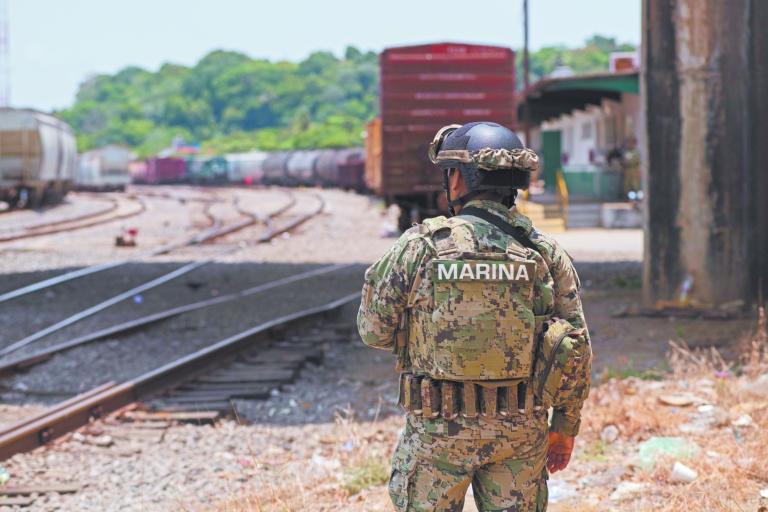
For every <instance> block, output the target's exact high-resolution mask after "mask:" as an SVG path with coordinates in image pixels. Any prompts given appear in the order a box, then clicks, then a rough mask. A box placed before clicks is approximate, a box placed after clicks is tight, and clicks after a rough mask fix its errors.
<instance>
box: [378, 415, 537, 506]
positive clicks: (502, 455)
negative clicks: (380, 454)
mask: <svg viewBox="0 0 768 512" xmlns="http://www.w3.org/2000/svg"><path fill="white" fill-rule="evenodd" d="M546 452H547V419H546V412H543V413H536V417H534V418H529V419H528V420H518V421H515V422H509V421H501V420H482V419H480V420H472V422H471V423H470V420H462V421H461V422H447V421H445V420H440V419H437V420H424V419H422V418H418V417H414V416H409V417H408V423H407V424H406V427H405V430H404V432H403V433H402V435H401V436H400V442H399V443H398V446H397V449H396V450H395V455H394V458H393V461H392V476H391V478H390V481H389V495H390V497H391V498H392V503H394V505H395V508H396V509H397V510H398V511H400V512H428V511H435V512H437V511H441V512H442V511H451V512H454V511H461V510H463V508H464V496H465V494H466V492H467V488H468V487H469V484H470V483H471V484H472V491H473V494H474V497H475V503H476V504H477V508H478V509H479V510H480V511H483V512H485V511H497V512H501V511H543V510H546V507H547V482H546V480H547V473H546V470H545V468H544V463H545V459H546Z"/></svg>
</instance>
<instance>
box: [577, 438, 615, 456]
mask: <svg viewBox="0 0 768 512" xmlns="http://www.w3.org/2000/svg"><path fill="white" fill-rule="evenodd" d="M607 447H608V446H607V445H606V444H605V442H604V441H602V440H600V439H598V440H597V441H595V442H593V443H590V444H589V445H588V446H587V447H586V449H585V450H584V451H583V452H582V454H581V456H580V457H579V458H580V459H581V460H582V461H584V462H607V461H608V456H607V455H606V454H605V452H606V448H607Z"/></svg>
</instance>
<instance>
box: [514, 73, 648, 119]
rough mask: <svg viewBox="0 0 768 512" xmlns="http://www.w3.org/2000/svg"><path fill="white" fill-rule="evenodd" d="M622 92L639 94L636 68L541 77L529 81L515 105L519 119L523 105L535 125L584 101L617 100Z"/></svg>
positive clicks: (575, 107)
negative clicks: (615, 71)
mask: <svg viewBox="0 0 768 512" xmlns="http://www.w3.org/2000/svg"><path fill="white" fill-rule="evenodd" d="M622 94H640V79H639V73H638V72H637V71H625V72H620V73H597V74H590V75H574V76H568V77H561V78H545V79H544V80H540V81H539V82H536V83H535V84H533V86H532V87H531V88H530V89H529V90H528V92H527V93H526V94H525V96H524V97H523V98H522V100H521V101H520V104H519V106H518V108H519V109H520V112H519V114H520V118H521V119H522V114H523V109H524V108H525V106H527V107H528V108H529V109H530V116H531V122H532V123H533V124H534V125H535V124H539V123H541V122H543V121H546V120H548V119H552V118H555V117H559V116H561V115H563V114H568V113H570V112H573V111H574V110H582V109H584V108H585V107H586V106H587V105H600V103H601V102H602V101H603V100H604V99H612V100H616V101H618V100H620V99H621V95H622Z"/></svg>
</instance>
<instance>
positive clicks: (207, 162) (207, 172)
mask: <svg viewBox="0 0 768 512" xmlns="http://www.w3.org/2000/svg"><path fill="white" fill-rule="evenodd" d="M228 176H229V163H228V162H227V159H226V158H224V157H221V156H213V157H200V156H197V157H193V158H189V159H188V160H187V176H186V177H187V179H188V180H189V182H190V183H194V184H197V185H217V184H222V183H226V181H227V178H228Z"/></svg>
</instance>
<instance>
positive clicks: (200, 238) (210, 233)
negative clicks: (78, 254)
mask: <svg viewBox="0 0 768 512" xmlns="http://www.w3.org/2000/svg"><path fill="white" fill-rule="evenodd" d="M142 195H153V194H144V193H142ZM155 195H157V194H155ZM288 195H289V198H290V200H289V202H288V203H287V204H285V205H283V206H282V207H281V208H279V209H277V210H275V211H273V212H270V213H269V214H268V215H267V216H266V219H261V222H264V223H265V224H267V225H268V226H269V222H270V219H272V218H273V217H276V216H278V215H281V214H283V213H284V212H285V211H287V210H288V209H290V208H291V207H292V206H293V205H294V204H295V203H296V201H295V198H294V197H293V196H292V195H291V194H290V193H289V194H288ZM157 196H158V197H166V198H171V197H170V196H168V195H165V196H160V195H157ZM201 201H203V202H204V203H205V204H206V206H205V208H206V210H205V212H204V213H205V215H206V217H207V218H208V220H209V225H208V228H206V229H204V230H203V231H201V232H200V233H198V234H196V235H194V236H192V237H191V238H189V239H186V240H183V241H181V242H177V243H171V244H165V245H162V246H160V247H156V248H155V249H152V250H150V251H147V252H145V253H142V254H139V255H137V256H135V257H132V258H128V259H125V260H119V261H112V262H109V263H103V264H99V265H92V266H90V267H84V268H81V269H77V270H73V271H71V272H66V273H64V274H60V275H58V276H54V277H51V278H49V279H45V280H43V281H38V282H36V283H32V284H29V285H27V286H23V287H21V288H17V289H15V290H10V291H8V292H6V293H2V294H0V302H5V301H8V300H11V299H15V298H18V297H22V296H24V295H28V294H30V293H33V292H36V291H40V290H44V289H46V288H50V287H52V286H55V285H58V284H61V283H64V282H67V281H71V280H73V279H78V278H80V277H85V276H89V275H92V274H95V273H97V272H101V271H103V270H108V269H111V268H115V267H119V266H121V265H125V264H127V263H131V262H134V261H138V260H141V259H144V258H148V257H152V256H159V255H163V254H168V253H170V252H172V251H175V250H177V249H180V248H182V247H187V246H190V245H195V244H199V243H204V242H208V241H211V240H213V239H215V238H219V237H220V236H223V235H224V234H229V233H232V232H234V231H237V230H239V229H243V228H245V227H248V226H251V225H253V224H254V223H255V222H251V219H246V221H244V222H240V223H238V226H236V227H235V229H232V228H231V227H226V228H222V226H221V222H219V219H217V218H215V217H213V216H212V215H211V214H210V213H209V212H207V208H209V207H210V205H211V201H208V200H201ZM238 210H240V209H239V207H238ZM241 213H242V212H241Z"/></svg>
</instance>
